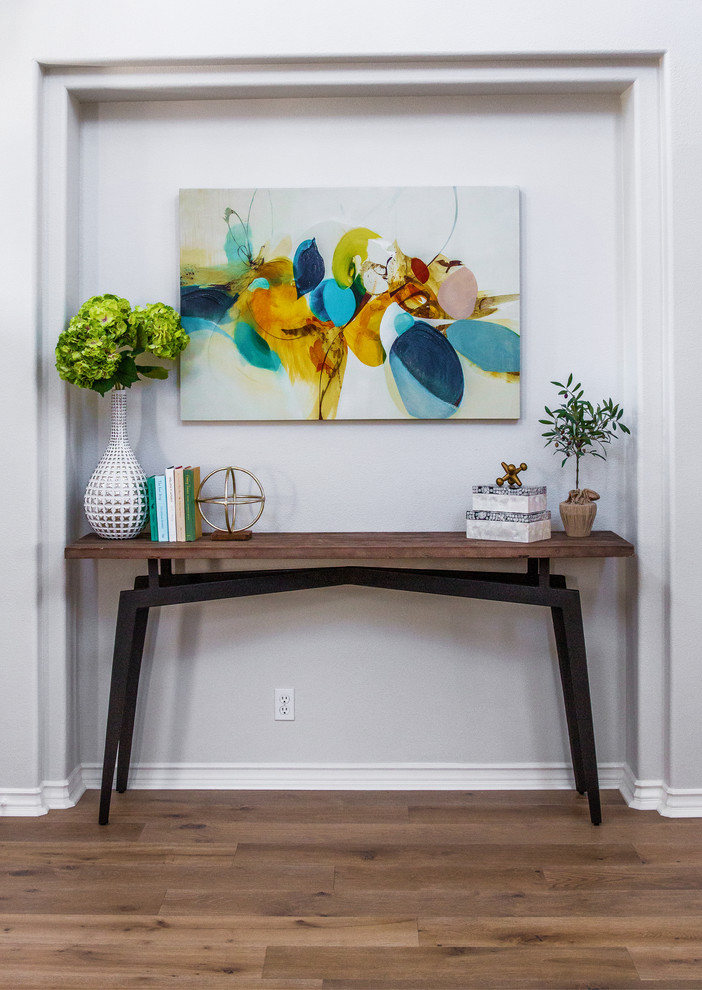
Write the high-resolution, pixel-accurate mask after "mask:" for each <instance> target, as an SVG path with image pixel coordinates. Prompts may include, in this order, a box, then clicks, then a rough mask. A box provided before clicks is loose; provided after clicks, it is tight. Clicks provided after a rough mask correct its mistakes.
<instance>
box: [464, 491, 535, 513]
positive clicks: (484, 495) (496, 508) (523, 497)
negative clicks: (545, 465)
mask: <svg viewBox="0 0 702 990" xmlns="http://www.w3.org/2000/svg"><path fill="white" fill-rule="evenodd" d="M473 509H474V510H485V511H486V512H543V511H545V509H546V485H524V486H522V487H521V488H508V486H507V485H504V486H503V487H500V486H499V485H473Z"/></svg>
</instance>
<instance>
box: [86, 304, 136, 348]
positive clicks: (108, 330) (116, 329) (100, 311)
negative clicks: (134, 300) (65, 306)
mask: <svg viewBox="0 0 702 990" xmlns="http://www.w3.org/2000/svg"><path fill="white" fill-rule="evenodd" d="M131 311H132V307H131V305H130V304H129V300H128V299H121V298H120V297H119V296H113V295H109V294H108V295H105V296H92V297H91V298H90V299H88V300H87V301H86V302H84V303H83V305H82V306H81V307H80V309H79V310H78V316H80V317H82V318H83V319H84V320H87V321H89V322H90V323H92V325H93V326H94V327H95V328H96V329H100V331H101V332H102V333H103V334H104V335H105V336H107V337H110V338H111V339H112V340H114V341H115V343H116V344H117V345H118V346H120V347H125V346H130V347H133V346H134V344H135V342H136V338H135V334H134V330H133V328H132V326H131V323H130V321H129V316H130V314H131Z"/></svg>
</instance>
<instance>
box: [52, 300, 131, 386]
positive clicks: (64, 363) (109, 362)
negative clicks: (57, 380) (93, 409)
mask: <svg viewBox="0 0 702 990" xmlns="http://www.w3.org/2000/svg"><path fill="white" fill-rule="evenodd" d="M119 362H120V352H119V350H118V348H117V345H116V344H115V342H114V340H112V339H110V337H109V336H99V335H96V333H95V329H94V327H93V325H92V324H91V323H90V322H88V321H87V320H85V319H83V318H81V316H74V317H73V319H72V320H71V322H70V323H69V324H68V327H67V329H66V330H64V331H63V333H62V334H60V336H59V339H58V343H57V345H56V368H57V370H58V373H59V375H60V376H61V378H63V380H64V381H67V382H71V384H72V385H78V386H79V387H80V388H92V387H93V384H94V383H95V382H96V381H100V380H102V379H105V378H111V377H112V376H113V374H114V373H115V370H116V369H117V366H118V365H119Z"/></svg>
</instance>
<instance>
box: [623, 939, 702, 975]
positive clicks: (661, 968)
mask: <svg viewBox="0 0 702 990" xmlns="http://www.w3.org/2000/svg"><path fill="white" fill-rule="evenodd" d="M631 956H632V959H633V960H634V965H635V966H636V969H637V971H638V973H639V976H640V977H641V979H642V980H646V981H648V980H678V981H679V984H680V986H681V988H683V987H684V981H686V980H700V981H702V933H700V937H699V938H698V941H697V943H696V944H685V945H670V946H656V947H655V948H654V947H653V946H636V947H635V948H633V949H632V950H631Z"/></svg>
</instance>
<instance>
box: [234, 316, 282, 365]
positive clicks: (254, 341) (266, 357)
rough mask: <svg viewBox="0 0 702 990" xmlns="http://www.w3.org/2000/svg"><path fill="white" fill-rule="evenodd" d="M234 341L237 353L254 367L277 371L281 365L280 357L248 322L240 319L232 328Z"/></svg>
mask: <svg viewBox="0 0 702 990" xmlns="http://www.w3.org/2000/svg"><path fill="white" fill-rule="evenodd" d="M234 343H235V344H236V346H237V347H238V349H239V353H240V354H241V356H242V357H243V358H244V360H245V361H248V363H249V364H252V365H253V366H254V368H263V369H264V370H265V371H278V369H279V368H280V367H281V363H280V358H279V357H278V355H277V354H276V353H275V351H272V350H271V349H270V347H269V346H268V344H267V343H266V341H265V340H264V339H263V337H262V336H261V335H260V334H259V333H257V332H256V330H255V329H254V327H252V326H251V324H250V323H245V322H244V321H243V320H240V321H239V322H238V323H237V325H236V329H235V330H234Z"/></svg>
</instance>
